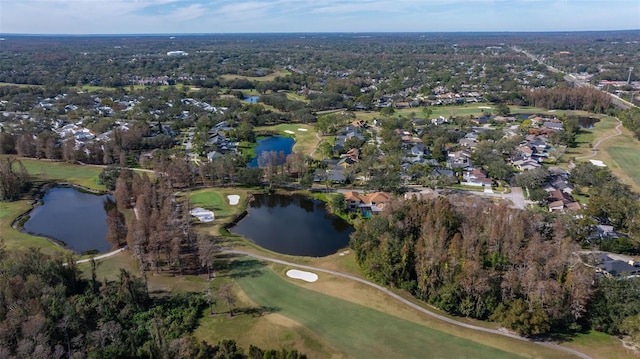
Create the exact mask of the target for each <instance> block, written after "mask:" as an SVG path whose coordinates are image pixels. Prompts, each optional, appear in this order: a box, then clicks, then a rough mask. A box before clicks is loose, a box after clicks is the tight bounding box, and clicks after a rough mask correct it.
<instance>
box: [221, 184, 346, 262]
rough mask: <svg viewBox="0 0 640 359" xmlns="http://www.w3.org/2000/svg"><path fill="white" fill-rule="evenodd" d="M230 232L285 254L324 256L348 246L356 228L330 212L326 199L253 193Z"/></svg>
mask: <svg viewBox="0 0 640 359" xmlns="http://www.w3.org/2000/svg"><path fill="white" fill-rule="evenodd" d="M247 211H248V215H247V216H246V217H244V218H243V219H242V220H241V221H240V222H239V223H238V224H237V225H236V226H235V227H233V228H231V232H233V233H236V234H241V235H243V236H245V237H247V238H249V239H251V240H253V241H254V242H255V243H256V244H257V245H259V246H261V247H264V248H266V249H269V250H271V251H274V252H278V253H282V254H290V255H295V256H311V257H324V256H327V255H330V254H334V253H336V252H337V251H338V250H340V249H342V248H345V247H347V246H348V245H349V235H350V234H351V233H352V232H353V231H354V229H353V227H352V226H351V225H350V224H349V223H347V222H346V221H345V220H343V219H342V218H340V217H338V216H335V215H333V214H330V213H329V212H327V210H326V207H325V204H324V202H322V201H320V200H316V199H313V198H309V197H306V196H302V195H290V196H287V195H264V194H257V195H254V200H253V201H251V202H250V203H249V206H248V208H247Z"/></svg>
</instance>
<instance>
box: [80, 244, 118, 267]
mask: <svg viewBox="0 0 640 359" xmlns="http://www.w3.org/2000/svg"><path fill="white" fill-rule="evenodd" d="M125 249H127V246H124V247H122V248H120V249H116V250H115V251H113V252H109V253H105V254H102V255H99V256H97V257H91V258H86V259H80V260H77V261H76V264H80V263H87V262H90V261H91V260H95V261H97V260H100V259H103V258H108V257H111V256H115V255H116V254H118V253H120V252H122V251H124V250H125Z"/></svg>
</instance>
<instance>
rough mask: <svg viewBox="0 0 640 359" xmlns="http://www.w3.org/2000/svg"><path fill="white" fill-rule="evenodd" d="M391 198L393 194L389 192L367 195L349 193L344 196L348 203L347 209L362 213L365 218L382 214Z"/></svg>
mask: <svg viewBox="0 0 640 359" xmlns="http://www.w3.org/2000/svg"><path fill="white" fill-rule="evenodd" d="M391 198H392V197H391V194H390V193H387V192H374V193H370V194H366V193H359V192H354V191H348V192H345V194H344V199H345V201H347V209H349V210H350V211H360V212H361V213H362V214H363V215H365V216H366V215H370V214H379V213H381V212H382V211H383V210H384V207H385V206H386V205H387V204H388V203H389V201H390V200H391Z"/></svg>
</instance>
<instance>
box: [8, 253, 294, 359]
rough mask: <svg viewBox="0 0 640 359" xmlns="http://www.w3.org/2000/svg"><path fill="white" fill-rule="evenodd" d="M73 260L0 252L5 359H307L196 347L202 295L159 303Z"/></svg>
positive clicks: (139, 288) (229, 346)
mask: <svg viewBox="0 0 640 359" xmlns="http://www.w3.org/2000/svg"><path fill="white" fill-rule="evenodd" d="M72 259H73V256H69V257H68V258H62V257H57V258H50V257H47V256H46V255H43V254H42V253H40V252H38V251H37V250H35V249H31V250H28V251H12V252H7V251H5V250H4V248H2V247H0V272H1V273H2V275H0V357H2V358H42V359H50V358H105V359H106V358H159V359H165V358H167V359H168V358H203V359H204V358H215V359H223V358H238V359H243V358H251V359H257V358H276V359H290V358H292V359H296V358H300V359H302V358H306V356H305V355H303V354H300V353H298V352H297V351H295V350H293V351H288V350H284V349H281V350H263V349H260V348H257V347H254V346H251V348H249V350H248V352H247V351H245V350H244V349H243V348H240V347H238V345H237V344H236V343H235V342H234V341H232V340H224V341H221V342H220V343H218V344H217V345H215V346H211V345H209V344H207V343H205V342H203V341H198V340H196V339H195V338H194V337H193V336H192V335H191V333H192V332H193V330H194V329H195V328H196V326H197V323H198V319H199V318H201V317H202V315H203V312H204V310H205V308H206V306H207V300H206V298H204V296H202V295H194V294H186V295H185V294H178V295H172V296H168V297H163V298H153V297H150V296H149V294H148V292H147V286H146V283H145V281H144V280H143V279H141V278H137V277H134V276H132V275H131V274H130V273H128V272H126V271H125V270H121V272H120V277H119V279H118V280H116V281H113V282H107V281H105V282H100V281H99V280H98V279H97V278H96V273H95V263H93V267H92V268H93V269H92V272H91V273H92V276H91V278H90V279H88V280H87V279H83V278H81V275H80V272H79V271H78V268H77V267H76V265H75V264H74V262H73V261H72Z"/></svg>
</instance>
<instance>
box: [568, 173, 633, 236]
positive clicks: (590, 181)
mask: <svg viewBox="0 0 640 359" xmlns="http://www.w3.org/2000/svg"><path fill="white" fill-rule="evenodd" d="M570 180H571V181H572V182H573V183H574V184H575V185H576V186H577V188H576V189H577V192H578V193H586V194H588V195H589V202H588V204H587V206H586V209H585V210H584V213H585V214H586V215H589V216H593V217H595V218H597V219H598V220H599V221H600V222H601V223H608V224H611V225H613V226H614V227H615V228H616V229H617V230H619V231H623V232H626V233H628V234H629V235H631V236H632V237H637V236H638V235H639V234H640V205H638V201H637V194H635V193H633V192H632V191H631V188H630V187H629V186H628V185H626V184H623V183H620V181H619V180H618V179H617V178H616V177H615V176H614V175H613V174H612V173H611V170H609V169H608V168H606V167H597V166H594V165H592V164H591V163H589V162H583V163H579V164H578V165H577V166H576V167H575V168H574V169H573V170H572V171H571V177H570ZM638 247H640V246H639V245H638V244H636V245H635V246H634V248H636V249H637V248H638Z"/></svg>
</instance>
